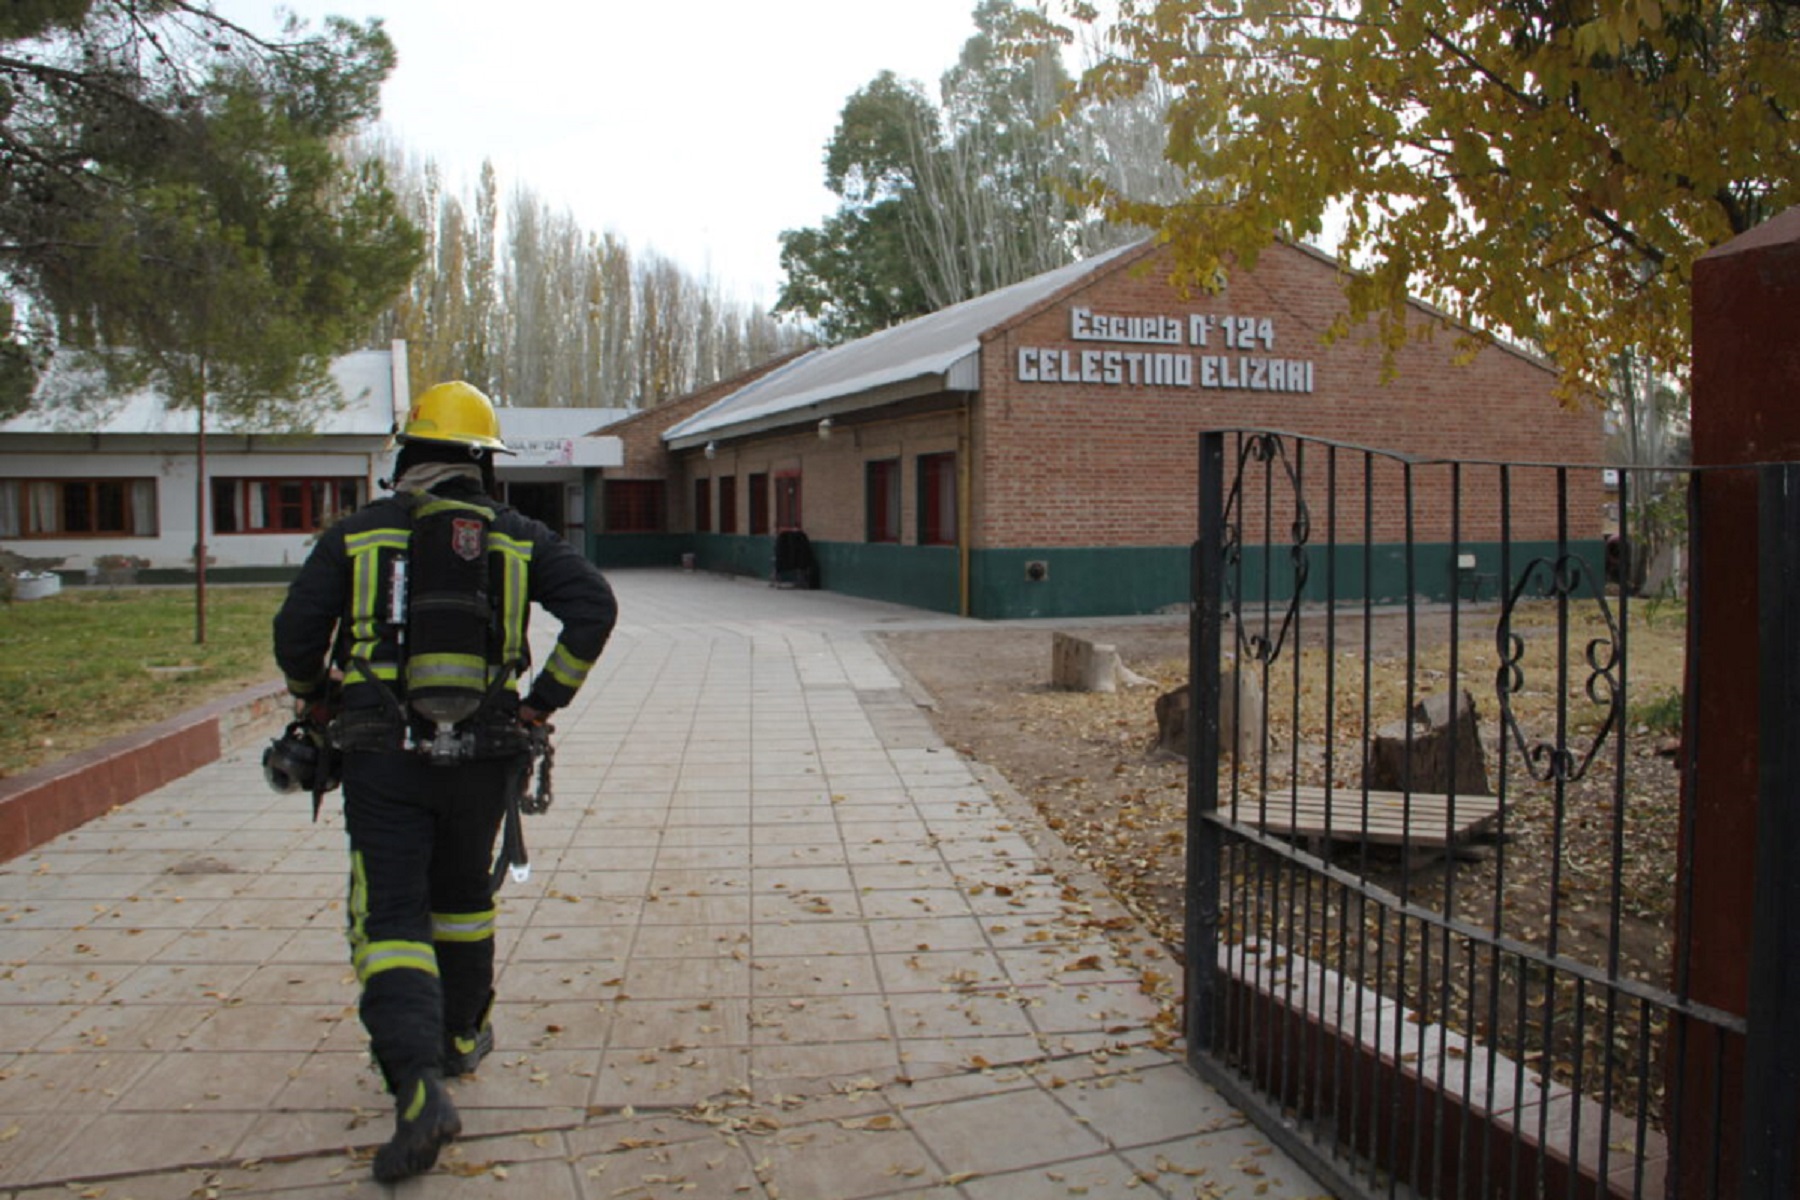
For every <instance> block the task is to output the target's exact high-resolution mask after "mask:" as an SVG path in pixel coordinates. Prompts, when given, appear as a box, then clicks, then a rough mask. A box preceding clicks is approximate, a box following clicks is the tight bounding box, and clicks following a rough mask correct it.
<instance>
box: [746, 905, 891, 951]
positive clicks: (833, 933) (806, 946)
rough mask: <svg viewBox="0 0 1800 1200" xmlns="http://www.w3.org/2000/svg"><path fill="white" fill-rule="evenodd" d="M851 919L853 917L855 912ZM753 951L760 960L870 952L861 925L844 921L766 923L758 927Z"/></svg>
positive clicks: (852, 921) (851, 921)
mask: <svg viewBox="0 0 1800 1200" xmlns="http://www.w3.org/2000/svg"><path fill="white" fill-rule="evenodd" d="M849 916H851V917H854V910H853V911H852V913H851V914H849ZM753 948H754V950H755V953H756V957H757V958H758V959H763V958H780V957H785V956H792V955H802V956H811V955H840V954H858V955H867V954H868V953H869V936H868V934H867V933H866V932H865V931H864V928H863V925H862V922H860V921H857V920H854V919H845V920H804V919H802V920H796V921H787V922H779V923H778V922H770V921H764V922H761V923H759V924H758V925H756V926H755V934H754V937H753Z"/></svg>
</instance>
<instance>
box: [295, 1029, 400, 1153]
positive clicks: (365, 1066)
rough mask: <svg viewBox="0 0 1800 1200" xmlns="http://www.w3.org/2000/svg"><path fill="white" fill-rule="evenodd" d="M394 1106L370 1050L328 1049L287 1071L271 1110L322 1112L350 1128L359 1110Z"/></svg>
mask: <svg viewBox="0 0 1800 1200" xmlns="http://www.w3.org/2000/svg"><path fill="white" fill-rule="evenodd" d="M391 1103H392V1100H391V1098H390V1097H389V1096H388V1094H387V1091H386V1085H384V1084H383V1083H382V1080H381V1075H380V1073H379V1072H378V1071H377V1070H376V1069H375V1061H374V1059H372V1058H371V1057H370V1056H369V1053H368V1051H367V1049H357V1050H325V1051H315V1052H314V1053H312V1054H308V1055H306V1056H305V1057H304V1058H303V1059H302V1060H301V1061H300V1063H299V1065H297V1066H295V1067H294V1068H293V1069H291V1070H290V1071H288V1072H287V1074H286V1076H285V1078H283V1079H282V1080H281V1086H280V1088H279V1089H278V1090H277V1092H276V1094H275V1099H274V1101H273V1102H272V1103H271V1104H270V1105H269V1107H270V1108H271V1109H273V1110H282V1111H292V1112H314V1113H320V1114H323V1115H324V1117H325V1118H327V1123H329V1120H332V1119H335V1120H336V1121H338V1122H339V1123H340V1124H343V1125H345V1127H346V1128H348V1127H349V1126H348V1122H349V1121H350V1120H351V1119H352V1117H353V1115H354V1114H355V1113H356V1112H358V1111H359V1110H365V1109H367V1110H374V1111H377V1112H385V1111H387V1110H388V1108H389V1106H390V1105H391ZM325 1144H329V1143H325Z"/></svg>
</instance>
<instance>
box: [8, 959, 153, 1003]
mask: <svg viewBox="0 0 1800 1200" xmlns="http://www.w3.org/2000/svg"><path fill="white" fill-rule="evenodd" d="M146 969H147V968H145V967H136V966H132V965H131V964H130V963H119V964H114V965H106V964H102V965H99V966H95V967H91V968H85V967H76V966H70V965H67V964H64V963H46V964H43V965H39V964H36V963H24V964H21V965H20V966H16V967H6V968H4V969H0V978H4V979H5V980H6V984H7V988H6V992H7V1000H8V1002H9V1003H13V1004H29V1005H54V1004H92V1003H94V1002H95V1001H97V1000H99V999H100V998H101V997H103V996H105V995H106V994H107V993H108V992H110V991H112V990H113V989H114V988H117V987H118V986H119V984H120V983H121V982H123V981H124V980H125V979H126V978H127V977H128V976H130V975H131V974H132V973H133V972H135V971H142V970H146Z"/></svg>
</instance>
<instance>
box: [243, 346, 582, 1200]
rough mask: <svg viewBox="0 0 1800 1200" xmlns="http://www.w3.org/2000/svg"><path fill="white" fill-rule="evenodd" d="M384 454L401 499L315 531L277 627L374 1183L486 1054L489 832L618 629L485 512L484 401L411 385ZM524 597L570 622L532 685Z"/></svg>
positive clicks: (538, 546)
mask: <svg viewBox="0 0 1800 1200" xmlns="http://www.w3.org/2000/svg"><path fill="white" fill-rule="evenodd" d="M397 440H398V447H399V449H398V453H397V455H396V458H395V461H394V472H393V475H394V477H393V480H392V482H391V484H389V485H388V486H391V488H392V492H393V494H392V495H388V496H384V497H382V498H381V499H379V500H377V501H375V502H373V503H371V504H369V505H367V506H366V507H364V508H363V509H361V510H359V511H357V512H355V513H353V514H351V515H350V516H348V517H346V518H344V519H343V520H342V521H340V522H338V523H337V524H335V525H333V526H332V527H330V528H329V529H327V530H326V531H325V532H324V533H322V534H321V535H320V537H319V541H318V544H317V545H316V546H315V547H314V549H313V551H312V553H311V554H310V555H309V556H308V557H307V560H306V562H305V564H304V565H303V566H302V567H301V570H300V574H299V575H298V577H297V578H296V579H295V580H294V582H293V584H292V586H291V587H290V589H289V591H288V594H287V597H286V599H285V600H284V602H283V604H282V606H281V609H280V611H279V612H278V613H277V614H276V616H275V622H274V635H275V658H276V661H277V662H278V664H279V665H280V667H281V670H282V671H283V673H284V674H285V675H286V677H287V686H288V690H289V691H290V692H291V693H292V694H293V696H294V698H295V705H296V709H297V710H298V711H299V712H300V714H301V715H302V716H305V717H310V718H311V719H312V720H314V721H315V722H321V721H325V720H329V722H330V729H331V736H332V740H333V742H334V743H335V744H336V745H337V746H338V748H339V749H341V750H342V751H343V766H342V772H343V788H344V824H345V828H346V832H347V833H348V837H349V845H350V890H349V913H348V933H349V940H350V950H351V960H352V962H353V964H354V966H355V969H356V977H357V981H358V983H359V984H360V986H361V992H362V995H361V1003H360V1013H361V1017H362V1021H363V1025H364V1027H365V1028H366V1029H367V1031H368V1035H369V1043H370V1049H371V1051H372V1052H373V1056H374V1059H375V1063H376V1065H377V1066H378V1067H379V1068H380V1070H381V1074H382V1076H383V1078H384V1079H385V1081H386V1083H387V1086H388V1089H389V1090H390V1091H391V1092H392V1093H393V1095H394V1099H395V1110H396V1111H395V1128H394V1134H393V1138H392V1139H391V1140H390V1141H389V1142H388V1143H387V1144H386V1145H385V1146H383V1147H381V1149H380V1150H379V1151H378V1152H377V1153H376V1155H375V1163H374V1174H375V1178H376V1179H378V1180H380V1181H382V1182H384V1183H388V1182H393V1181H395V1180H399V1179H404V1178H407V1177H408V1176H412V1175H417V1174H420V1173H422V1172H424V1171H428V1170H430V1169H431V1167H432V1166H433V1165H434V1164H435V1163H436V1161H437V1156H438V1151H439V1150H440V1149H441V1148H442V1147H443V1146H444V1145H445V1144H447V1143H448V1142H450V1141H451V1140H452V1139H454V1138H455V1137H456V1136H457V1134H458V1133H460V1132H461V1129H462V1123H461V1119H460V1118H459V1117H458V1115H457V1112H456V1108H455V1105H454V1104H453V1103H452V1102H451V1099H450V1096H449V1094H448V1092H447V1091H446V1089H445V1087H444V1080H445V1078H447V1077H454V1076H457V1075H462V1074H466V1073H469V1072H471V1071H473V1070H474V1069H475V1067H476V1065H477V1064H478V1063H479V1062H480V1061H481V1059H482V1058H483V1057H484V1056H485V1055H486V1054H488V1053H489V1052H490V1051H491V1050H492V1049H493V1045H494V1035H493V1028H492V1025H491V1023H490V1021H489V1013H490V1010H491V1008H492V1005H493V1001H494V918H495V900H494V888H495V884H494V883H493V882H492V881H491V879H490V867H491V864H492V862H493V859H494V847H495V839H496V836H497V834H498V832H499V830H500V827H501V824H502V821H503V820H504V819H505V818H506V816H507V811H508V808H509V804H510V805H514V806H516V804H517V802H518V801H517V797H518V796H519V794H520V793H521V792H522V791H523V789H524V787H525V781H526V777H527V775H528V773H529V766H530V762H531V759H530V747H531V746H532V745H534V744H540V745H541V744H542V742H543V731H544V728H545V727H544V723H545V721H546V718H547V717H548V716H549V715H550V714H551V713H553V712H554V711H555V710H557V709H559V708H561V707H562V706H564V705H566V704H567V703H569V701H570V699H571V698H572V697H573V696H574V695H575V692H576V690H577V689H578V688H579V687H580V686H581V685H582V682H583V680H584V679H585V678H586V677H587V675H588V672H589V671H590V670H591V669H592V667H593V665H594V662H595V660H596V659H597V658H598V657H599V656H600V652H601V649H602V648H603V647H604V646H605V645H606V641H607V638H608V636H609V635H610V634H611V632H612V628H613V623H614V621H615V619H616V617H617V607H616V605H615V603H614V600H613V594H612V589H611V588H610V587H609V586H608V585H607V582H606V580H605V579H604V578H603V577H602V576H601V574H600V572H599V571H598V570H596V569H595V568H594V567H593V566H592V565H591V564H590V563H588V562H587V560H586V559H584V558H583V557H582V556H581V555H580V554H578V553H577V552H576V551H575V550H574V549H572V548H571V547H569V546H568V545H567V544H566V543H564V542H563V541H562V540H561V539H560V538H558V537H557V536H556V535H555V534H554V533H552V532H551V531H550V530H549V529H547V528H545V527H544V526H543V525H542V524H540V523H539V522H537V521H534V520H532V519H530V518H528V517H525V516H523V515H522V514H520V513H517V512H515V511H513V510H512V509H510V508H508V507H507V506H505V505H504V504H501V503H499V502H498V501H496V500H495V499H493V498H492V497H493V495H494V493H495V486H494V456H495V455H496V454H504V453H510V451H508V450H507V448H506V445H505V443H504V442H503V441H501V437H500V425H499V420H498V418H497V417H496V415H495V412H494V407H493V405H492V404H491V403H490V402H489V400H488V398H487V397H486V396H485V395H483V394H482V393H481V392H480V391H479V390H478V389H476V388H474V387H472V386H470V385H469V384H467V383H463V382H455V383H442V384H438V385H437V386H435V387H432V388H430V389H428V390H426V391H424V392H422V393H421V394H420V395H419V396H418V398H417V399H416V400H415V402H414V403H413V405H412V408H411V410H410V411H409V412H408V414H407V417H406V421H405V423H404V425H403V427H402V428H401V429H400V430H399V431H398V438H397ZM384 482H385V481H384ZM534 603H536V604H540V605H542V606H543V608H544V609H546V610H547V611H548V612H549V613H550V614H551V615H552V616H554V617H555V618H556V619H557V620H559V621H560V622H561V623H562V628H561V631H560V633H559V634H558V637H557V641H556V646H555V649H554V650H553V651H552V652H551V653H550V655H549V656H548V658H547V660H546V661H545V662H544V664H543V665H542V668H541V670H539V671H538V673H537V674H536V676H535V677H534V678H531V679H530V681H529V684H528V685H527V683H526V680H527V674H526V668H527V666H528V664H529V651H528V649H527V645H526V637H525V633H526V621H527V619H528V614H529V610H530V607H531V605H532V604H534ZM421 647H429V650H430V652H429V653H427V652H425V651H424V650H421ZM521 688H526V689H527V690H525V692H524V694H523V695H521V694H520V689H521ZM459 689H460V690H459ZM428 699H429V702H428ZM516 811H517V810H516V807H515V808H514V814H515V816H516ZM508 841H509V843H510V842H511V838H509V839H508ZM495 878H497V875H496V876H495Z"/></svg>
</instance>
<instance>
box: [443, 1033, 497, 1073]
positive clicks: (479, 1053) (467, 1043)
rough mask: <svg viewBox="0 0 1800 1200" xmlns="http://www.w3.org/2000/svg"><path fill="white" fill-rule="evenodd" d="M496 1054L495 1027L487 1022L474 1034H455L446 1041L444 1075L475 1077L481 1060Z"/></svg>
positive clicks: (446, 1038)
mask: <svg viewBox="0 0 1800 1200" xmlns="http://www.w3.org/2000/svg"><path fill="white" fill-rule="evenodd" d="M493 1052H494V1027H493V1026H492V1025H490V1024H488V1023H487V1022H486V1021H483V1022H482V1023H481V1027H480V1028H479V1029H477V1030H475V1031H474V1032H473V1033H466V1034H465V1033H453V1034H450V1035H449V1036H447V1037H445V1039H444V1074H445V1075H446V1076H448V1077H451V1078H455V1077H456V1076H458V1075H473V1074H474V1073H475V1068H477V1067H479V1066H480V1065H481V1060H482V1059H484V1058H486V1057H487V1056H488V1055H490V1054H492V1053H493Z"/></svg>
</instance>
